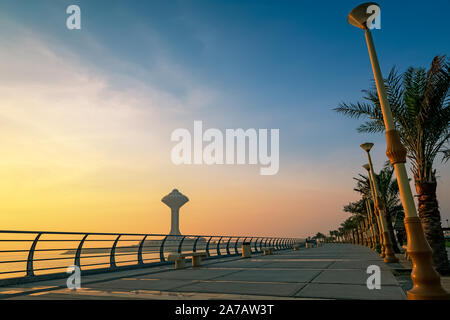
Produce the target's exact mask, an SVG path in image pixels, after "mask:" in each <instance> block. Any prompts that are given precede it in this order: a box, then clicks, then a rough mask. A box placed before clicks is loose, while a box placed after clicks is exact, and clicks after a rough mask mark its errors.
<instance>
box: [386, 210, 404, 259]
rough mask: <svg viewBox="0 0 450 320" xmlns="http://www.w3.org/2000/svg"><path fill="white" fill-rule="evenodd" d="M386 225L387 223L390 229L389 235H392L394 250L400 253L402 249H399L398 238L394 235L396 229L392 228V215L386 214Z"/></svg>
mask: <svg viewBox="0 0 450 320" xmlns="http://www.w3.org/2000/svg"><path fill="white" fill-rule="evenodd" d="M385 217H386V223H387V227H388V231H389V234H390V235H391V239H392V248H393V249H394V252H395V253H400V249H399V248H398V245H397V243H398V241H397V237H396V236H395V233H394V227H393V226H392V216H391V214H390V213H388V212H386V215H385Z"/></svg>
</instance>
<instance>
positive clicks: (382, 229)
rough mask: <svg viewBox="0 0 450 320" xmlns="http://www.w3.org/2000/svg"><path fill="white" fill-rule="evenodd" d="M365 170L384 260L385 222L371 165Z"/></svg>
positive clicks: (365, 167) (367, 165)
mask: <svg viewBox="0 0 450 320" xmlns="http://www.w3.org/2000/svg"><path fill="white" fill-rule="evenodd" d="M369 147H370V148H371V144H368V145H367V148H369ZM363 168H364V169H366V170H367V175H368V178H369V184H370V193H371V195H372V201H373V203H374V210H375V212H376V213H377V214H376V216H377V221H378V228H379V231H380V233H379V238H380V244H381V249H380V250H381V252H380V257H382V258H384V257H385V256H386V247H385V245H384V237H383V236H384V231H385V230H384V224H383V221H382V219H381V216H382V214H381V212H380V210H379V208H378V207H377V199H376V193H375V187H374V184H373V180H372V174H371V171H370V165H369V164H365V165H363Z"/></svg>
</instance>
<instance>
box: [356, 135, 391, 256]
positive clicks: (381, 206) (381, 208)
mask: <svg viewBox="0 0 450 320" xmlns="http://www.w3.org/2000/svg"><path fill="white" fill-rule="evenodd" d="M372 146H373V144H372V143H365V144H362V145H361V148H363V149H364V150H365V151H366V153H367V158H368V160H369V169H370V178H371V180H372V184H373V190H374V192H375V196H374V198H375V205H376V207H377V209H378V212H379V213H380V220H381V224H382V225H383V243H384V262H388V263H389V262H398V259H397V257H396V256H395V252H394V248H393V247H392V239H391V234H390V233H389V229H388V225H387V222H386V205H385V203H384V202H383V201H382V200H381V194H380V189H379V188H378V182H377V180H376V179H375V172H374V170H373V165H372V158H371V156H370V149H371V148H372Z"/></svg>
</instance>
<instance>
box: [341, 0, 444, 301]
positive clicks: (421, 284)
mask: <svg viewBox="0 0 450 320" xmlns="http://www.w3.org/2000/svg"><path fill="white" fill-rule="evenodd" d="M372 5H376V6H378V4H376V3H374V2H368V3H363V4H361V5H359V6H357V7H356V8H354V9H353V10H352V11H351V12H350V13H349V15H348V17H347V20H348V22H349V23H350V24H351V25H354V26H356V27H358V28H360V29H362V30H364V33H365V37H366V42H367V47H368V50H369V56H370V61H371V64H372V71H373V74H374V78H375V83H376V87H377V92H378V98H379V100H380V106H381V111H382V113H383V121H384V127H385V128H386V142H387V149H386V155H387V157H388V158H389V160H390V161H391V163H392V164H393V165H394V168H395V173H396V175H397V182H398V186H399V190H400V195H401V200H402V205H403V208H404V210H405V220H404V223H405V228H406V233H407V239H408V246H407V251H408V255H409V256H410V257H411V260H412V264H413V270H412V272H411V278H412V280H413V288H412V289H411V290H409V291H408V299H448V298H449V294H448V293H447V292H446V291H445V290H444V289H443V288H442V286H441V279H440V276H439V274H438V273H437V272H436V270H435V269H434V267H433V262H432V258H431V253H432V252H431V248H430V245H429V244H428V242H427V241H426V239H425V235H424V233H423V228H422V224H421V223H420V219H419V217H418V216H417V212H416V206H415V203H414V198H413V196H412V192H411V187H410V185H409V180H408V174H407V173H406V167H405V163H406V149H405V147H404V146H403V145H402V143H401V141H400V135H399V134H398V132H397V130H396V129H395V125H394V120H393V117H392V111H391V107H390V105H389V101H388V99H387V95H386V88H385V87H384V82H383V76H382V74H381V70H380V65H379V63H378V58H377V54H376V51H375V45H374V43H373V39H372V34H371V33H370V30H369V28H368V27H367V21H368V19H369V17H370V14H369V13H368V12H367V11H368V9H369V7H370V6H372ZM378 7H379V6H378Z"/></svg>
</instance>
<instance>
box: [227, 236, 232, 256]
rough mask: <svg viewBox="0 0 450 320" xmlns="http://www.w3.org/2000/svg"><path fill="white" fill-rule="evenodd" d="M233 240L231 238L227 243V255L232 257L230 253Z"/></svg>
mask: <svg viewBox="0 0 450 320" xmlns="http://www.w3.org/2000/svg"><path fill="white" fill-rule="evenodd" d="M231 238H232V237H230V238H229V239H228V241H227V255H231V252H230V241H231Z"/></svg>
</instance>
